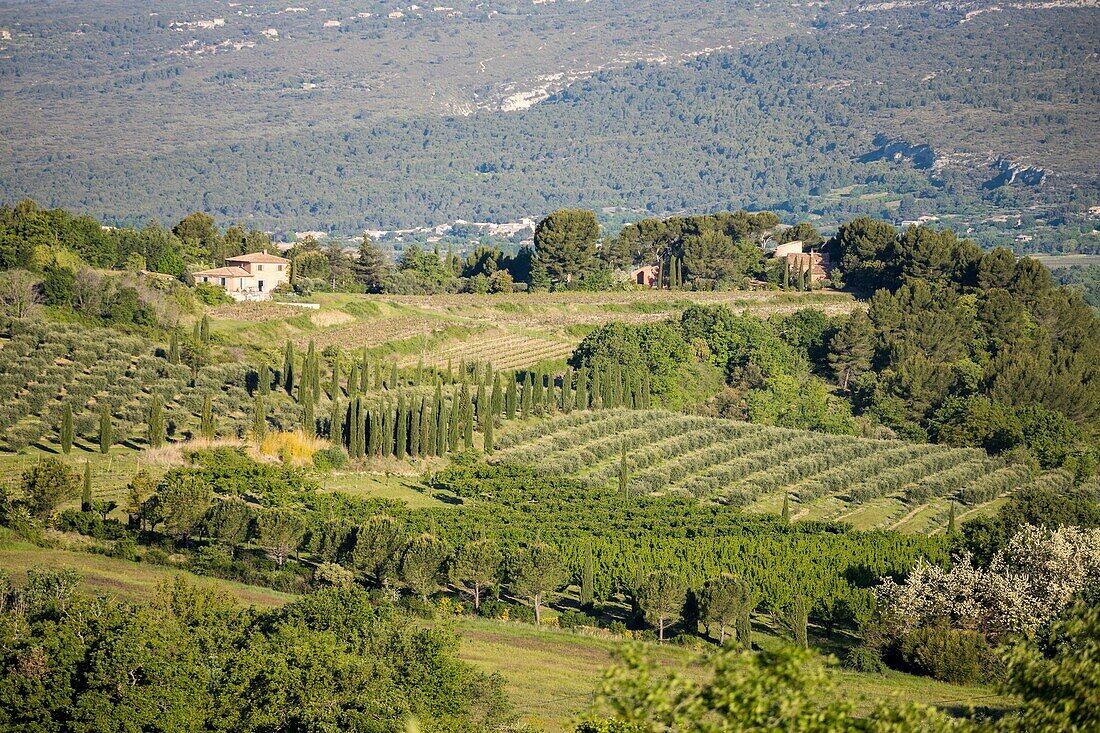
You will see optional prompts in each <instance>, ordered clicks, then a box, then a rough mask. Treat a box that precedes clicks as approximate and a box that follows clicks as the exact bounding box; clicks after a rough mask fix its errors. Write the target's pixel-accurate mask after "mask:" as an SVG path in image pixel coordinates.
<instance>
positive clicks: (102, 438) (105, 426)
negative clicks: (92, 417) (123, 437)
mask: <svg viewBox="0 0 1100 733" xmlns="http://www.w3.org/2000/svg"><path fill="white" fill-rule="evenodd" d="M112 432H113V431H112V430H111V409H110V408H109V407H107V405H103V407H102V408H100V410H99V452H100V453H102V454H103V455H107V452H108V451H109V450H111V443H113V442H114V441H113V436H112V435H111V433H112Z"/></svg>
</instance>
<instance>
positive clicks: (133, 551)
mask: <svg viewBox="0 0 1100 733" xmlns="http://www.w3.org/2000/svg"><path fill="white" fill-rule="evenodd" d="M107 557H113V558H115V559H117V560H129V561H130V562H134V561H135V560H137V559H138V551H137V542H135V541H134V538H133V537H123V538H122V539H121V540H119V541H118V542H116V543H115V544H114V546H113V547H112V548H111V549H109V550H107Z"/></svg>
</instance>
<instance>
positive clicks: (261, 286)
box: [256, 280, 264, 293]
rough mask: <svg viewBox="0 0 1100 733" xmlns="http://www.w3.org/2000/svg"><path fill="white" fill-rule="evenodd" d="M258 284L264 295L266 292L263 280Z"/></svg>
mask: <svg viewBox="0 0 1100 733" xmlns="http://www.w3.org/2000/svg"><path fill="white" fill-rule="evenodd" d="M256 284H257V285H259V286H260V292H261V293H262V292H263V291H264V281H263V280H260V281H259V282H258V283H256Z"/></svg>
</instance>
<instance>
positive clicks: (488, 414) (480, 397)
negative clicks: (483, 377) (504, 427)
mask: <svg viewBox="0 0 1100 733" xmlns="http://www.w3.org/2000/svg"><path fill="white" fill-rule="evenodd" d="M486 400H487V398H486V397H485V385H484V384H480V383H479V384H478V385H477V428H478V430H480V431H481V432H483V433H484V432H485V421H486V420H492V419H493V417H492V414H493V413H492V410H491V409H490V408H489V403H488V402H487V401H486Z"/></svg>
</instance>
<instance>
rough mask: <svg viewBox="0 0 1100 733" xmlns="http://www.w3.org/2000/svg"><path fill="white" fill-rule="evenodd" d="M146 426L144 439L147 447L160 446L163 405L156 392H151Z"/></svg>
mask: <svg viewBox="0 0 1100 733" xmlns="http://www.w3.org/2000/svg"><path fill="white" fill-rule="evenodd" d="M146 427H147V431H146V441H147V442H148V444H149V447H150V448H160V447H161V446H162V445H164V405H163V403H162V402H161V399H160V395H159V394H157V393H156V392H154V393H153V397H152V400H151V402H150V404H149V413H148V415H147V418H146Z"/></svg>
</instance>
